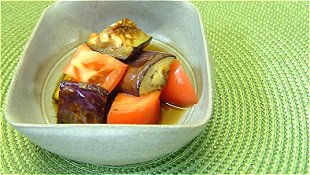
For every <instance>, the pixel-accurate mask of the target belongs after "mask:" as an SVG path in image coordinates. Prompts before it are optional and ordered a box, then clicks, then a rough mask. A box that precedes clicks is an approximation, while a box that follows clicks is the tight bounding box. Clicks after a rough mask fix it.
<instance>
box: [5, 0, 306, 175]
mask: <svg viewBox="0 0 310 175" xmlns="http://www.w3.org/2000/svg"><path fill="white" fill-rule="evenodd" d="M51 3H52V2H1V73H2V74H1V173H3V174H11V173H14V174H23V173H29V174H34V173H83V174H84V173H95V174H98V173H287V174H292V173H300V174H306V173H308V172H309V168H308V166H309V111H308V109H309V108H308V107H309V96H308V86H309V79H308V75H309V67H308V64H309V55H308V54H309V50H308V46H309V36H308V32H309V18H308V15H309V11H308V5H309V3H308V2H194V4H195V5H196V6H197V7H198V9H199V11H200V12H201V14H202V18H203V22H204V26H205V32H206V34H207V36H208V40H209V44H210V48H211V52H212V60H213V62H214V70H215V75H216V94H215V105H214V114H213V117H212V119H211V121H210V122H209V124H208V125H207V127H206V129H205V130H204V131H203V133H201V134H200V135H199V136H198V137H197V138H196V139H194V140H193V141H192V142H191V143H189V144H188V145H186V146H185V147H183V148H182V149H180V150H178V151H177V152H175V153H172V154H169V155H167V156H164V157H162V158H160V159H156V160H152V161H149V162H146V163H140V164H134V165H128V166H121V167H113V166H97V165H91V164H84V163H77V162H74V161H71V160H68V159H65V158H62V157H60V156H58V155H55V154H52V153H50V152H48V151H45V150H43V149H41V148H39V147H38V146H36V145H34V144H33V143H31V142H30V141H29V140H28V139H27V138H25V137H23V136H22V135H20V134H19V133H18V132H16V131H15V130H14V129H13V128H12V127H11V126H10V125H9V124H8V123H6V121H5V120H4V99H5V97H6V94H7V91H8V87H9V84H10V81H11V79H12V76H13V74H14V71H15V67H16V64H17V62H18V59H19V56H20V54H21V51H22V48H23V47H24V45H25V43H26V41H27V40H28V38H29V36H30V33H31V31H32V29H33V27H34V25H35V23H36V22H37V20H38V18H39V16H40V15H41V13H42V11H43V10H44V9H45V8H46V7H47V6H48V5H49V4H51ZM171 10H173V9H171Z"/></svg>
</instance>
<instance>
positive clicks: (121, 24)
mask: <svg viewBox="0 0 310 175" xmlns="http://www.w3.org/2000/svg"><path fill="white" fill-rule="evenodd" d="M151 40H152V37H151V36H149V35H147V34H146V33H144V32H143V31H142V30H141V29H139V28H137V26H136V24H135V23H134V22H133V21H132V20H130V19H128V18H124V19H122V20H120V21H117V22H116V23H114V24H112V25H110V26H109V27H108V28H106V29H104V30H103V31H102V32H101V33H100V34H96V33H93V34H91V35H90V36H89V39H88V41H87V42H86V43H87V45H88V46H89V47H90V48H91V49H93V50H95V51H98V52H100V53H103V54H107V55H110V56H112V57H115V58H118V59H120V60H126V59H129V58H130V57H131V56H133V55H135V54H136V53H139V52H141V51H142V50H143V48H144V47H146V46H147V45H148V44H149V43H150V42H151Z"/></svg>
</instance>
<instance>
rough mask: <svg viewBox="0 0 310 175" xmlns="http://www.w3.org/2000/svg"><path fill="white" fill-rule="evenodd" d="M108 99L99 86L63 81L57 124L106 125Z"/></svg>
mask: <svg viewBox="0 0 310 175" xmlns="http://www.w3.org/2000/svg"><path fill="white" fill-rule="evenodd" d="M107 98H108V91H107V90H106V89H104V88H102V87H101V86H99V85H95V84H90V83H77V82H73V81H61V82H60V91H59V100H58V112H57V118H58V121H57V123H65V124H69V123H104V121H106V119H105V118H106V116H105V115H104V114H105V113H106V112H105V106H106V102H107Z"/></svg>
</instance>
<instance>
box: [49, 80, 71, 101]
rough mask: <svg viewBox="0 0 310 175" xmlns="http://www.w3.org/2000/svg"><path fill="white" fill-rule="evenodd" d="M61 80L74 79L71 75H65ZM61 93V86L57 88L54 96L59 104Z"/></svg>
mask: <svg viewBox="0 0 310 175" xmlns="http://www.w3.org/2000/svg"><path fill="white" fill-rule="evenodd" d="M61 80H72V78H71V77H70V76H69V75H67V74H65V75H64V76H63V77H62V79H61ZM59 91H60V86H57V88H56V90H55V92H54V94H53V99H54V100H55V101H56V102H57V101H58V99H59Z"/></svg>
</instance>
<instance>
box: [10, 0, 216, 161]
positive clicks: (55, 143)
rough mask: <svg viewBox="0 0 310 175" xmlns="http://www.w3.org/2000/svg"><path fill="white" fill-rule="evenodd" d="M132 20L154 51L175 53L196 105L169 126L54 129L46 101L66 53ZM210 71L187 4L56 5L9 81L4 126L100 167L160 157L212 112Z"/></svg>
mask: <svg viewBox="0 0 310 175" xmlns="http://www.w3.org/2000/svg"><path fill="white" fill-rule="evenodd" d="M125 17H127V18H130V19H132V20H133V21H135V22H136V23H137V25H138V26H139V28H141V29H142V30H144V31H145V32H146V33H148V34H149V35H151V36H152V37H153V38H154V40H153V41H152V42H153V43H154V44H155V45H158V46H164V47H166V48H168V50H169V51H171V52H172V53H174V54H176V56H177V57H178V58H179V59H180V60H181V62H182V65H183V66H184V67H185V69H186V71H187V72H188V73H189V76H190V78H191V80H192V82H193V85H194V88H195V90H196V93H197V95H198V97H199V102H198V104H196V105H195V106H194V107H192V108H191V109H190V110H188V111H187V112H186V113H185V114H184V115H183V116H182V118H181V119H180V120H179V122H178V123H176V124H174V125H125V124H124V125H117V124H114V125H112V124H83V125H81V124H57V123H56V113H55V110H54V109H53V105H52V99H51V97H52V94H53V92H54V89H55V86H56V83H57V81H58V80H59V77H60V75H61V69H62V68H63V66H64V64H65V63H66V61H67V60H68V59H69V57H70V55H71V53H72V50H73V49H74V48H76V47H77V46H78V45H80V44H81V43H83V42H85V40H86V39H87V37H88V36H89V34H90V33H92V32H100V31H101V30H102V29H103V28H105V27H106V26H108V25H110V24H112V23H114V22H115V21H117V20H119V19H122V18H125ZM213 94H214V78H213V76H212V64H211V60H210V55H209V52H208V47H207V42H206V39H205V35H204V30H203V25H202V21H201V18H200V15H199V12H198V10H197V9H196V8H195V7H194V6H193V5H192V4H191V3H190V2H173V1H170V2H168V1H167V2H156V1H155V2H152V1H143V2H134V1H126V2H120V1H113V2H108V1H92V2H87V1H76V2H74V1H60V2H56V3H55V4H52V5H51V6H49V7H48V8H47V9H46V10H45V11H44V13H43V14H42V16H41V18H40V19H39V21H38V23H37V25H36V27H35V29H34V31H33V33H32V35H31V37H30V39H29V41H28V43H27V44H26V46H25V48H24V50H23V53H22V55H21V58H20V61H19V63H18V67H17V71H16V74H15V76H14V78H13V80H12V82H11V86H10V90H9V93H8V96H7V104H6V111H5V118H6V120H7V121H8V122H9V123H10V124H11V125H12V126H13V127H14V128H15V129H16V130H18V131H19V132H20V133H21V134H23V135H24V136H26V137H27V138H29V139H30V140H31V141H32V142H34V143H35V144H37V145H39V146H40V147H42V148H44V149H46V150H48V151H51V152H53V153H56V154H59V155H61V156H63V157H66V158H69V159H72V160H75V161H79V162H86V163H93V164H101V165H124V164H131V163H138V162H143V161H148V160H151V159H154V158H158V157H160V156H163V155H165V154H168V153H171V152H173V151H176V150H178V149H179V148H181V147H183V146H184V145H185V144H187V143H189V142H190V141H191V140H192V139H194V138H195V137H196V136H197V135H198V134H199V133H200V132H201V131H202V130H203V129H204V126H205V124H206V123H207V121H208V120H209V119H210V117H211V114H212V111H213Z"/></svg>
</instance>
